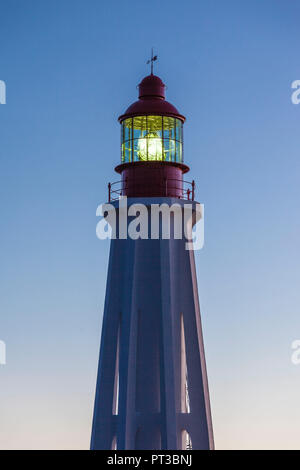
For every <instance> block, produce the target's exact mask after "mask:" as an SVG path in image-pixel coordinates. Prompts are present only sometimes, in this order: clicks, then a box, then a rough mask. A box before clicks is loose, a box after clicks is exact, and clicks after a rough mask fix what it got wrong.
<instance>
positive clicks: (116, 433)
mask: <svg viewBox="0 0 300 470" xmlns="http://www.w3.org/2000/svg"><path fill="white" fill-rule="evenodd" d="M152 64H153V62H152ZM152 64H151V65H152ZM138 90H139V96H138V100H137V101H136V102H134V103H133V104H132V105H131V106H129V108H128V109H127V110H126V111H125V113H124V114H122V115H121V116H120V117H119V122H120V126H121V161H120V163H119V164H118V166H116V168H115V171H116V172H117V173H118V174H119V181H118V182H116V183H109V185H108V199H109V201H108V202H109V204H108V207H110V208H111V211H112V212H113V211H115V214H116V215H117V217H115V218H112V219H111V220H116V227H115V228H114V230H113V231H114V236H113V237H112V240H111V247H110V257H109V266H108V274H107V285H106V297H105V306H104V315H103V324H102V336H101V347H100V357H99V366H98V377H97V384H96V396H95V404H94V417H93V426H92V438H91V449H93V450H97V449H106V450H109V449H112V450H142V449H150V450H160V449H162V450H163V449H166V450H167V449H173V450H177V449H183V450H184V449H213V448H214V443H213V430H212V420H211V411H210V399H209V390H208V381H207V372H206V363H205V354H204V344H203V335H202V326H201V317H200V307H199V298H198V288H197V278H196V269H195V261H194V251H193V249H191V244H192V242H191V240H190V238H191V236H192V235H191V233H192V228H193V226H194V225H195V224H196V223H197V220H199V218H200V217H201V214H200V213H199V211H198V210H197V206H199V204H197V202H196V201H195V183H194V182H193V181H192V182H190V183H189V182H188V181H187V179H186V174H187V173H188V172H189V167H188V166H187V165H186V164H185V163H184V158H183V125H184V122H185V117H184V116H183V115H182V114H180V113H179V111H178V110H177V109H176V107H175V106H173V105H172V104H171V103H170V102H168V101H167V100H166V99H165V85H164V83H163V81H162V80H161V79H160V78H159V77H158V76H156V75H154V74H153V69H152V67H151V74H150V75H148V76H146V77H145V78H144V79H143V80H142V81H141V83H140V84H139V86H138ZM132 207H135V208H137V209H136V210H135V212H134V211H133V210H131V209H132ZM153 208H154V209H153ZM168 208H169V209H170V210H169V211H168ZM153 210H154V212H155V214H156V215H157V214H158V217H156V219H155V222H154V217H153ZM145 211H146V212H145ZM108 212H109V210H108ZM125 212H126V213H125ZM141 212H143V213H144V215H145V214H146V216H145V217H144V222H145V220H146V226H147V227H146V229H147V230H146V229H145V227H144V228H142V227H139V230H140V235H137V236H129V234H130V230H129V228H130V227H129V225H130V223H131V222H132V220H133V215H134V214H135V215H137V214H140V213H141ZM186 213H187V214H188V216H185V214H186ZM125 216H126V218H125ZM166 217H169V218H168V221H167V222H166V221H165V218H166ZM124 220H125V222H124ZM178 220H179V222H178ZM164 223H165V227H163V225H164ZM176 224H177V228H176ZM137 225H138V224H136V225H135V227H137ZM140 225H141V223H140ZM124 226H125V229H124ZM166 227H167V228H166ZM178 227H179V228H182V231H181V233H182V236H178V232H180V230H177V229H178ZM127 229H128V230H127ZM187 231H189V235H188V236H185V234H186V232H187ZM146 232H147V234H146ZM189 241H190V243H189Z"/></svg>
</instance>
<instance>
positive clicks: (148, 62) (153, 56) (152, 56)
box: [147, 47, 157, 75]
mask: <svg viewBox="0 0 300 470" xmlns="http://www.w3.org/2000/svg"><path fill="white" fill-rule="evenodd" d="M155 60H157V55H153V47H152V49H151V59H149V60H147V64H151V75H153V62H154V61H155Z"/></svg>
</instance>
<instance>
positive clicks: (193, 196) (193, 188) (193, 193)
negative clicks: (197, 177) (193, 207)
mask: <svg viewBox="0 0 300 470" xmlns="http://www.w3.org/2000/svg"><path fill="white" fill-rule="evenodd" d="M194 199H195V181H194V180H193V181H192V201H193V200H194Z"/></svg>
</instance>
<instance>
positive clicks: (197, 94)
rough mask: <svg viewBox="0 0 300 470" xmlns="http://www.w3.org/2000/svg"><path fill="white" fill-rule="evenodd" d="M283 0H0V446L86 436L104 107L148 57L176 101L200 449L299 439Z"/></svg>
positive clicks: (295, 146)
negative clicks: (187, 188)
mask: <svg viewBox="0 0 300 470" xmlns="http://www.w3.org/2000/svg"><path fill="white" fill-rule="evenodd" d="M299 14H300V2H299V1H292V0H288V1H286V0H263V1H262V0H248V1H246V0H245V1H238V0H236V1H235V0H226V1H225V0H201V1H199V0H187V1H186V2H183V1H179V0H166V1H163V2H162V1H158V0H152V1H151V2H146V1H137V0H129V1H127V2H122V1H110V2H108V1H100V0H97V1H96V0H84V1H83V0H59V1H58V0H51V1H50V0H43V1H39V0H34V1H33V0H2V1H1V3H0V80H4V81H5V82H6V86H7V104H6V105H0V158H1V172H0V191H1V197H0V210H1V231H0V247H1V248H0V253H1V264H0V340H4V341H5V342H6V344H7V365H5V366H0V448H1V449H16V448H17V449H39V448H41V449H65V448H67V449H85V448H88V447H89V440H90V432H91V421H92V410H93V399H94V392H95V382H96V370H97V363H98V353H99V344H100V331H101V321H102V310H103V301H104V293H105V281H106V269H107V261H108V251H109V243H108V242H107V241H100V240H98V239H97V238H96V234H95V228H96V223H97V218H96V215H95V213H96V208H97V206H98V204H100V203H102V202H105V200H106V198H107V182H108V181H110V180H112V181H113V180H117V179H118V176H117V175H116V174H115V173H114V170H113V168H114V166H115V165H116V164H118V162H119V145H120V144H119V135H120V131H119V124H118V122H117V117H118V115H119V114H121V113H122V112H123V111H124V110H125V108H126V107H127V106H128V105H129V104H130V103H131V102H132V101H134V100H135V99H136V96H137V90H136V85H137V84H138V83H139V81H140V80H141V79H142V78H143V76H145V75H147V74H148V67H147V66H146V64H145V63H146V60H147V59H148V57H149V54H150V49H151V47H152V46H153V47H154V48H155V53H158V55H159V61H158V62H157V63H156V66H155V72H156V73H157V74H158V75H159V76H160V77H161V78H162V79H163V80H164V82H165V83H166V84H167V99H169V100H170V101H171V102H172V103H174V104H175V105H176V106H177V107H178V108H179V110H180V112H182V113H183V114H184V115H186V116H187V122H186V124H185V162H186V163H187V164H188V165H190V167H191V173H190V179H192V178H195V180H196V182H197V193H196V195H197V199H198V200H199V201H200V202H202V203H204V205H205V246H204V248H203V250H201V251H200V252H198V253H196V263H197V270H198V281H199V294H200V303H201V308H202V321H203V328H204V339H205V346H206V356H207V367H208V374H209V384H210V391H211V402H212V414H213V423H214V432H215V441H216V447H217V448H218V449H251V448H256V449H259V448H261V449H263V448H270V449H271V448H273V449H276V448H277V449H278V448H282V449H288V448H294V449H300V404H299V393H300V365H299V366H295V365H293V364H292V363H291V359H290V357H291V352H292V351H291V342H292V341H293V340H294V339H300V309H299V303H300V288H299V286H300V276H299V263H300V259H299V239H300V223H299V176H300V175H299V173H300V172H299V169H300V163H299V149H300V134H299V129H300V105H298V106H296V105H293V104H292V102H291V83H292V81H294V80H296V79H300V59H299V39H300V37H299V35H300V33H299V18H300V16H299Z"/></svg>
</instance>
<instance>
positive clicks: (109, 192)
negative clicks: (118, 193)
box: [108, 183, 111, 202]
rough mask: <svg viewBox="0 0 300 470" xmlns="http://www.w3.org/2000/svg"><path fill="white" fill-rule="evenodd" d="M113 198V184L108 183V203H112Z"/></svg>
mask: <svg viewBox="0 0 300 470" xmlns="http://www.w3.org/2000/svg"><path fill="white" fill-rule="evenodd" d="M110 197H111V183H108V202H110Z"/></svg>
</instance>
